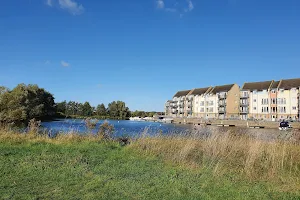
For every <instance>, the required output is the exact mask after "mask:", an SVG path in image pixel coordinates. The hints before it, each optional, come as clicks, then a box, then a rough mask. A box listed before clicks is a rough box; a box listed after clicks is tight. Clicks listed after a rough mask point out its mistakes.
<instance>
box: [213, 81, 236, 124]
mask: <svg viewBox="0 0 300 200" xmlns="http://www.w3.org/2000/svg"><path fill="white" fill-rule="evenodd" d="M208 96H210V97H212V98H211V99H209V98H208V102H207V104H208V105H210V106H209V110H208V111H209V112H208V113H207V116H208V118H219V119H238V118H239V105H240V102H239V100H240V88H239V86H238V85H237V84H229V85H221V86H215V87H214V88H213V89H212V90H211V91H210V92H209V95H208ZM210 111H211V112H210Z"/></svg>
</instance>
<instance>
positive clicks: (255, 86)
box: [241, 81, 272, 91]
mask: <svg viewBox="0 0 300 200" xmlns="http://www.w3.org/2000/svg"><path fill="white" fill-rule="evenodd" d="M271 83H272V81H263V82H252V83H244V85H243V87H242V89H241V90H250V91H253V90H259V91H261V90H267V89H269V87H270V86H271Z"/></svg>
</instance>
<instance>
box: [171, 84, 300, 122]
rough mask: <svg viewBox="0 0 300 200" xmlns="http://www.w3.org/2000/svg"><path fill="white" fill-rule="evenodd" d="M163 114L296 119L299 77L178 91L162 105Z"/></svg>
mask: <svg viewBox="0 0 300 200" xmlns="http://www.w3.org/2000/svg"><path fill="white" fill-rule="evenodd" d="M165 112H166V115H169V116H173V117H191V116H193V117H197V118H206V119H214V118H218V119H237V118H240V119H242V120H248V119H260V120H267V121H271V120H272V121H278V120H280V119H293V120H299V115H300V78H298V79H284V80H280V81H274V80H270V81H262V82H247V83H244V84H243V86H242V87H241V89H240V88H239V86H238V85H237V84H229V85H221V86H215V87H204V88H196V89H193V90H183V91H178V92H177V93H176V94H175V95H174V96H173V99H172V100H169V101H167V102H166V103H165Z"/></svg>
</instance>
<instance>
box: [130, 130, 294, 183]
mask: <svg viewBox="0 0 300 200" xmlns="http://www.w3.org/2000/svg"><path fill="white" fill-rule="evenodd" d="M130 148H134V149H138V151H139V152H140V153H143V154H150V155H154V156H159V157H162V159H164V160H167V161H171V162H172V163H177V164H180V165H185V166H189V167H193V168H202V169H203V168H209V169H213V172H214V174H215V175H221V174H225V173H234V174H237V173H238V174H239V175H243V176H246V177H247V178H249V179H251V180H257V179H259V180H276V181H282V182H289V183H290V184H294V188H295V187H296V188H298V189H300V180H299V179H300V145H299V144H298V143H295V142H287V141H272V142H267V141H261V140H258V139H255V138H252V137H249V136H246V135H237V134H234V133H232V132H225V133H216V132H215V133H212V134H211V135H210V136H208V137H205V138H201V139H199V138H197V137H186V136H185V137H180V136H176V137H166V136H160V137H152V138H151V137H143V138H140V139H138V140H137V141H136V142H135V143H133V144H132V145H131V147H130Z"/></svg>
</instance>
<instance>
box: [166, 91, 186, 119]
mask: <svg viewBox="0 0 300 200" xmlns="http://www.w3.org/2000/svg"><path fill="white" fill-rule="evenodd" d="M190 92H191V90H183V91H178V92H177V93H176V94H175V95H174V96H173V99H172V100H168V101H167V102H166V104H165V110H166V115H169V116H173V117H184V116H186V110H187V109H186V106H185V103H186V96H187V95H188V94H189V93H190Z"/></svg>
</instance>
